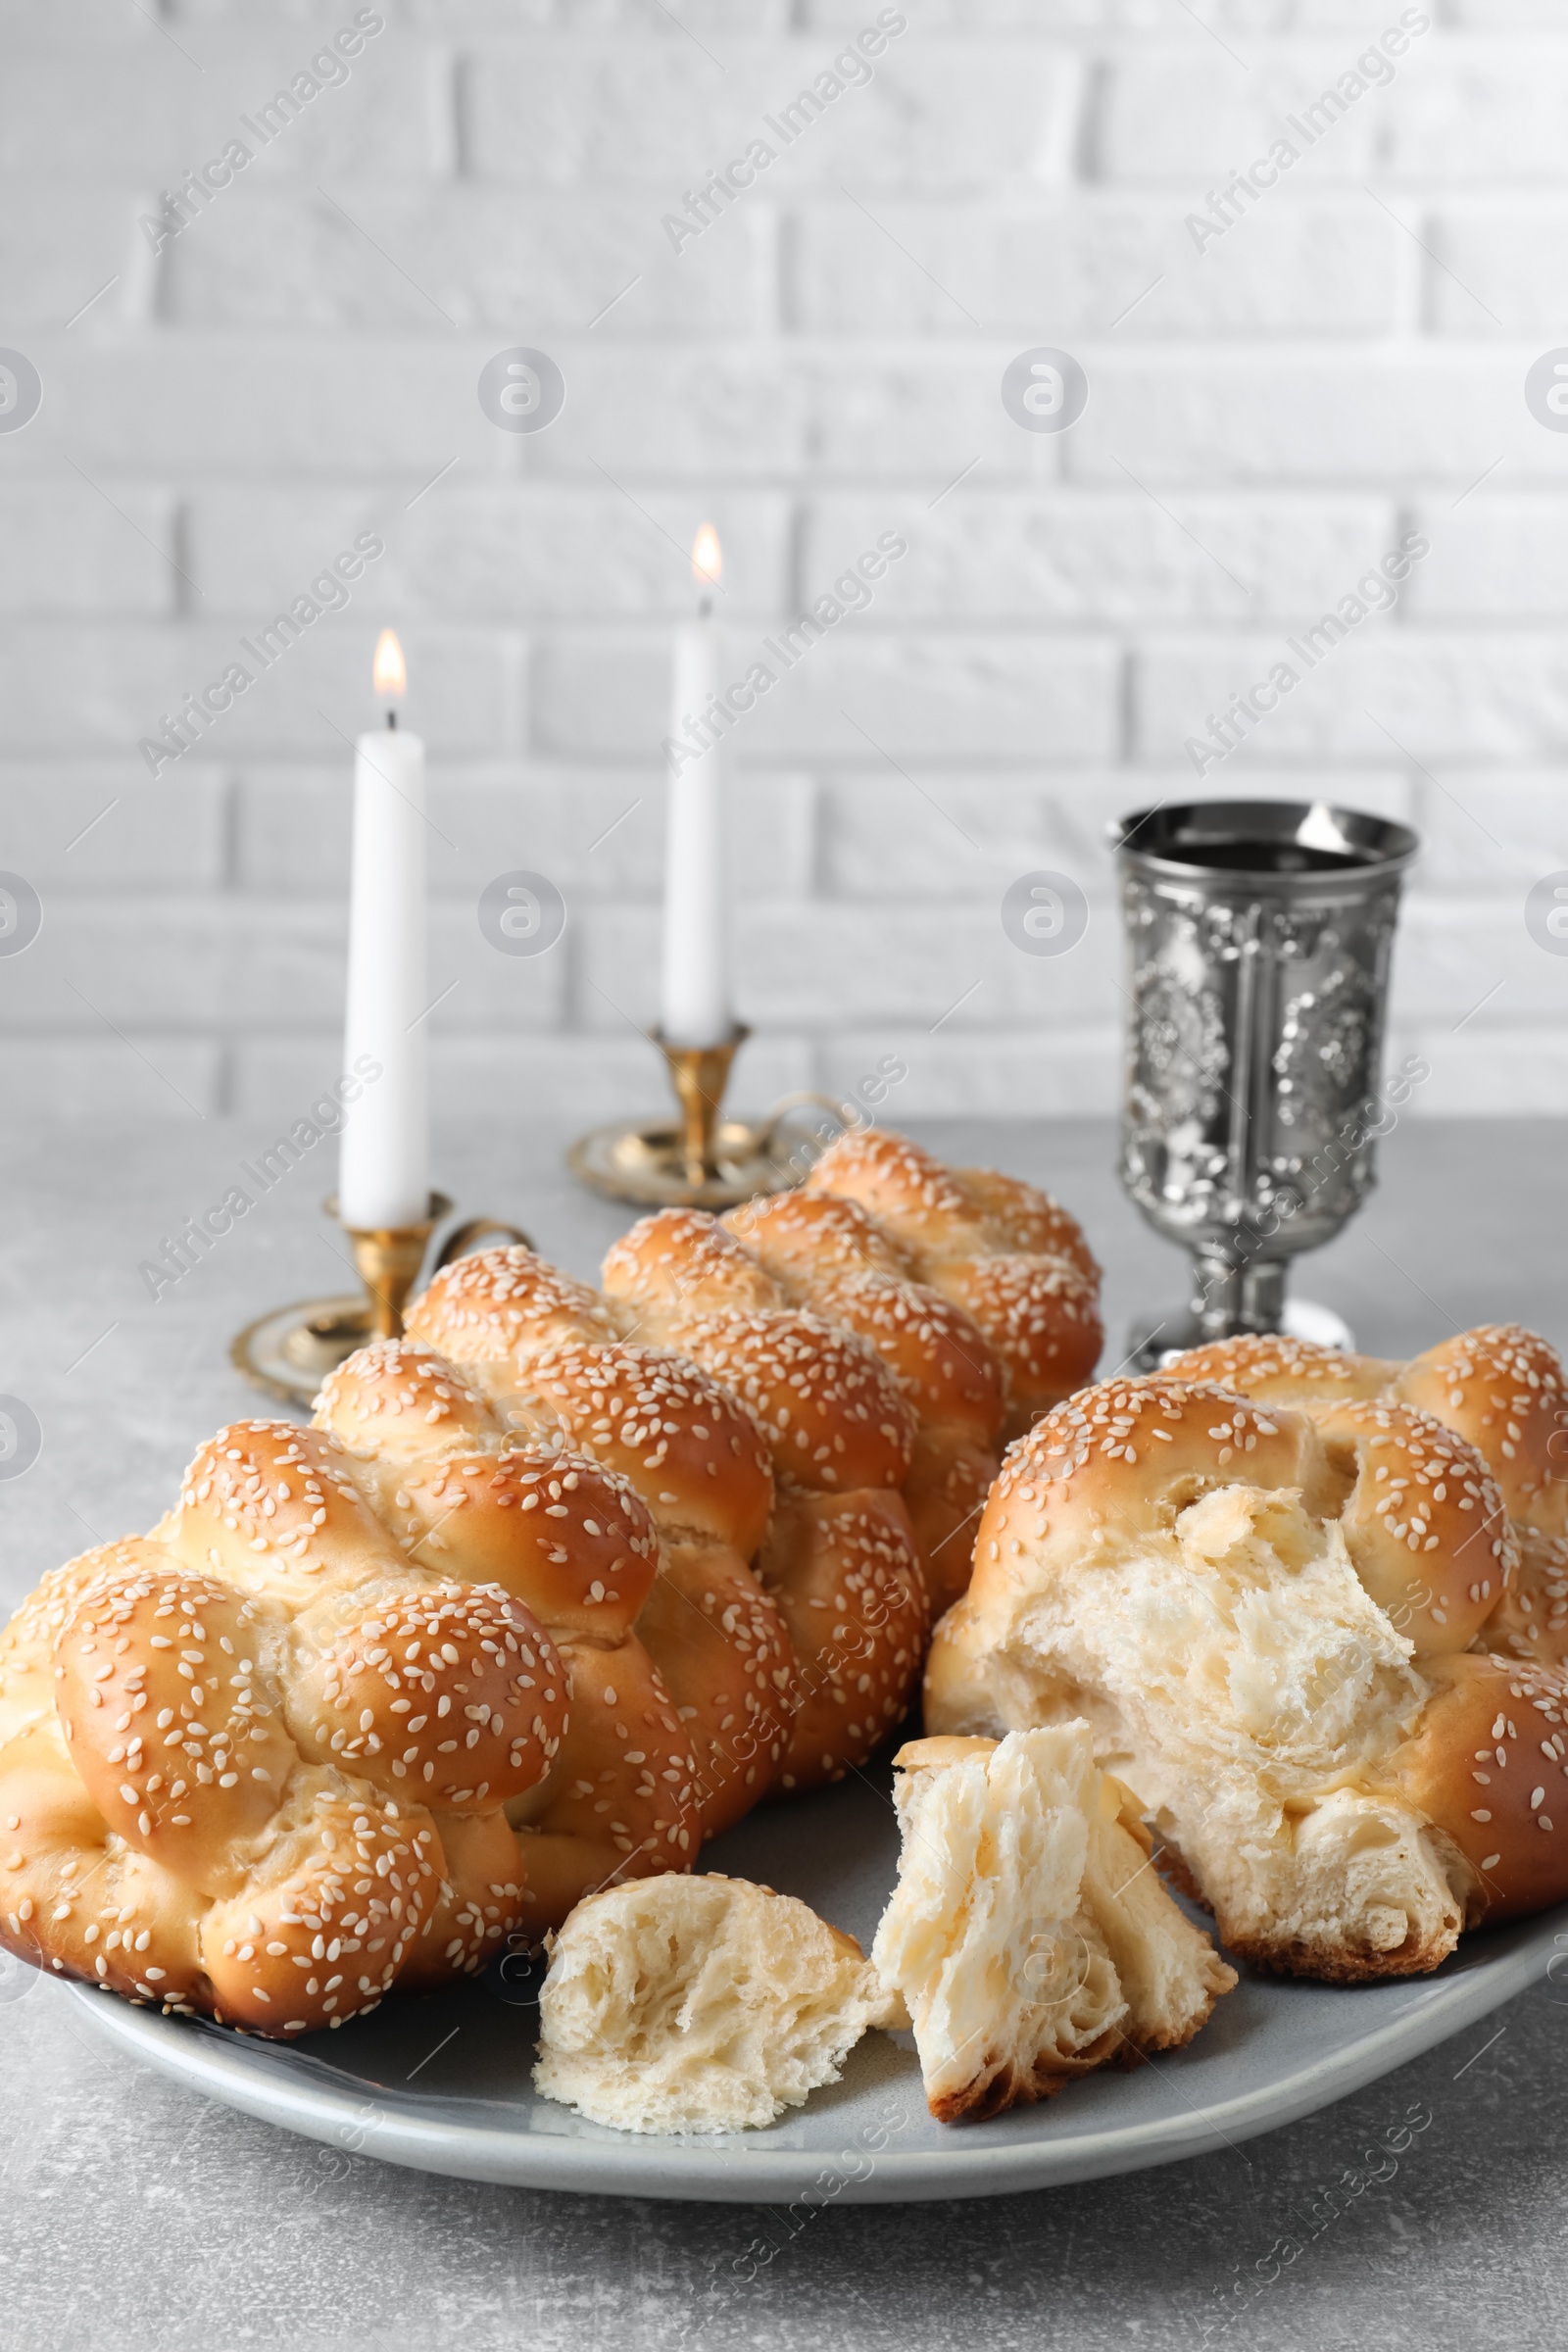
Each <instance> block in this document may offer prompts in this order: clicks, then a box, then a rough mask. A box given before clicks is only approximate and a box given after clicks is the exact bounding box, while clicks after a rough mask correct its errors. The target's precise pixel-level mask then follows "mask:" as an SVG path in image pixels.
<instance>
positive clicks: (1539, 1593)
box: [1478, 1527, 1568, 1667]
mask: <svg viewBox="0 0 1568 2352" xmlns="http://www.w3.org/2000/svg"><path fill="white" fill-rule="evenodd" d="M1513 1533H1514V1535H1515V1536H1516V1537H1517V1539H1518V1544H1519V1565H1518V1567H1517V1568H1516V1569H1515V1571H1514V1574H1513V1577H1512V1579H1511V1580H1510V1582H1509V1585H1508V1588H1507V1590H1506V1592H1505V1593H1503V1596H1502V1598H1501V1600H1500V1601H1499V1602H1498V1603H1497V1605H1496V1607H1495V1609H1494V1610H1493V1612H1492V1615H1491V1616H1490V1617H1489V1618H1488V1619H1487V1624H1486V1631H1485V1634H1484V1636H1483V1638H1482V1640H1481V1641H1480V1642H1479V1644H1478V1646H1480V1647H1482V1648H1485V1649H1489V1650H1495V1651H1497V1652H1499V1653H1500V1654H1501V1655H1502V1656H1504V1657H1508V1658H1522V1659H1526V1660H1531V1661H1534V1663H1535V1664H1537V1665H1541V1666H1557V1667H1562V1666H1564V1665H1565V1664H1568V1537H1564V1536H1544V1535H1542V1533H1541V1532H1540V1530H1539V1529H1538V1528H1534V1527H1516V1528H1514V1529H1513Z"/></svg>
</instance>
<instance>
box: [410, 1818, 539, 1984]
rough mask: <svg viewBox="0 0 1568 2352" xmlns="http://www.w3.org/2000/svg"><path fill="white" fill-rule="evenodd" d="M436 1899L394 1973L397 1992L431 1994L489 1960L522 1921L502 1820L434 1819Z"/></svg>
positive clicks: (513, 1851) (517, 1865)
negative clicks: (438, 1871) (438, 1869)
mask: <svg viewBox="0 0 1568 2352" xmlns="http://www.w3.org/2000/svg"><path fill="white" fill-rule="evenodd" d="M431 1819H432V1822H433V1824H434V1827H435V1831H436V1835H437V1836H438V1837H439V1838H440V1840H441V1855H442V1877H441V1887H440V1892H439V1897H438V1899H437V1901H436V1903H435V1905H434V1907H433V1908H432V1909H431V1911H430V1912H429V1913H428V1914H427V1916H426V1917H425V1918H424V1920H423V1921H422V1922H421V1923H420V1927H419V1932H418V1934H417V1936H416V1937H415V1939H414V1941H413V1943H412V1944H411V1945H410V1946H409V1949H408V1952H407V1955H406V1957H405V1959H404V1962H403V1966H402V1968H401V1969H400V1970H399V1972H398V1979H397V1983H398V1990H399V1991H400V1992H437V1991H439V1990H440V1988H441V1986H442V1985H449V1984H450V1983H451V1981H452V1979H453V1977H454V1976H473V1975H475V1974H476V1973H477V1972H478V1970H480V1969H481V1968H483V1967H484V1965H485V1963H486V1961H487V1960H490V1959H493V1958H494V1956H495V1953H496V1951H497V1949H498V1948H499V1946H500V1944H501V1941H502V1939H503V1937H504V1936H506V1934H507V1932H508V1930H509V1929H511V1928H513V1927H515V1926H516V1925H517V1923H518V1921H519V1919H520V1918H521V1915H522V1903H523V1880H522V1865H521V1862H520V1860H519V1858H518V1854H517V1840H516V1838H515V1837H514V1835H513V1833H512V1829H511V1827H510V1825H509V1823H508V1821H507V1817H506V1815H505V1814H504V1813H437V1814H433V1815H432V1816H431Z"/></svg>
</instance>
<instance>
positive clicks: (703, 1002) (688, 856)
mask: <svg viewBox="0 0 1568 2352" xmlns="http://www.w3.org/2000/svg"><path fill="white" fill-rule="evenodd" d="M719 564H720V555H719V546H718V536H717V533H716V532H715V531H714V530H713V527H712V525H711V523H706V522H705V523H704V525H703V527H702V529H701V530H700V531H699V532H698V534H697V540H696V544H695V545H694V547H693V549H692V571H693V573H694V575H695V577H696V580H697V584H698V586H699V588H700V589H702V590H704V591H705V592H706V591H708V590H710V589H711V586H712V585H713V583H714V582H716V580H717V578H718V574H719ZM717 691H718V632H717V630H716V629H715V628H714V626H713V620H712V613H711V598H710V596H709V595H708V594H707V593H705V594H704V597H703V601H702V604H701V606H700V608H699V611H698V616H697V618H696V619H695V620H691V621H687V622H685V623H684V624H683V625H682V627H681V628H680V630H679V632H678V633H677V635H676V639H675V681H674V705H673V711H672V714H671V719H670V730H669V732H670V741H671V745H672V747H673V748H672V751H671V755H670V762H669V819H668V828H667V832H666V835H665V852H664V959H663V963H664V968H663V1006H662V1030H663V1035H664V1037H665V1039H666V1040H667V1042H668V1043H669V1044H670V1045H674V1046H718V1045H722V1044H723V1043H724V1040H725V1039H726V1038H727V1037H728V1036H729V1035H730V1033H731V1031H732V1030H733V1028H734V1026H735V1016H734V1013H733V1011H732V1009H731V1006H730V998H729V906H728V893H727V888H726V875H725V870H724V866H725V860H724V819H725V787H724V755H723V749H722V746H721V743H720V742H719V741H718V740H717V739H716V730H715V729H714V728H713V727H712V724H711V721H710V720H708V719H707V718H706V716H705V713H706V711H707V709H708V705H709V703H710V701H711V698H712V697H713V696H714V695H715V694H716V693H717ZM692 719H695V720H697V721H698V726H699V729H700V731H701V733H703V734H707V735H709V736H711V737H714V740H712V741H711V743H710V744H709V746H708V748H707V749H706V750H700V751H699V750H695V749H694V748H693V747H694V745H695V744H696V743H697V742H698V741H699V739H700V737H699V734H698V733H697V732H693V733H688V722H689V721H690V720H692Z"/></svg>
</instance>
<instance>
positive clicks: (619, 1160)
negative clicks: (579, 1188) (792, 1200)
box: [566, 1024, 847, 1208]
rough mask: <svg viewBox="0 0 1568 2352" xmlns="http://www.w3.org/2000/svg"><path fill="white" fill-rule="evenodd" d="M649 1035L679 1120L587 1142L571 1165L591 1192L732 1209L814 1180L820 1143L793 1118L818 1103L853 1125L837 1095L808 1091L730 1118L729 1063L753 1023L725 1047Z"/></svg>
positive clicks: (614, 1131)
mask: <svg viewBox="0 0 1568 2352" xmlns="http://www.w3.org/2000/svg"><path fill="white" fill-rule="evenodd" d="M649 1034H650V1036H651V1037H652V1039H653V1042H654V1044H655V1045H656V1046H658V1048H659V1050H660V1052H661V1053H662V1054H663V1056H664V1061H665V1064H666V1066H667V1068H668V1071H669V1082H670V1085H671V1087H672V1088H673V1089H674V1094H675V1101H676V1103H677V1104H678V1106H679V1117H678V1119H675V1120H670V1119H620V1120H617V1121H616V1122H615V1123H614V1124H613V1126H609V1127H595V1128H594V1129H593V1130H592V1131H591V1132H590V1133H589V1134H587V1135H582V1136H579V1137H578V1138H577V1141H576V1142H575V1143H574V1144H572V1145H571V1146H570V1148H569V1149H568V1151H567V1152H566V1165H567V1167H568V1168H569V1169H570V1170H571V1172H572V1174H573V1175H574V1176H575V1177H576V1179H577V1181H578V1183H579V1184H582V1185H586V1186H587V1188H588V1190H589V1191H590V1192H592V1193H604V1194H606V1195H607V1196H608V1197H609V1198H610V1199H611V1200H612V1201H635V1202H636V1204H637V1205H638V1207H640V1208H733V1207H735V1206H736V1204H737V1203H738V1202H739V1201H755V1200H756V1199H758V1198H759V1196H760V1195H762V1194H765V1193H783V1192H788V1191H789V1189H790V1187H791V1186H792V1185H796V1184H799V1183H800V1181H801V1179H802V1177H803V1176H805V1175H806V1174H807V1172H808V1170H809V1167H810V1164H811V1158H812V1155H813V1152H814V1150H815V1139H813V1138H811V1137H809V1136H806V1135H796V1136H794V1137H793V1138H792V1137H791V1135H790V1133H789V1129H790V1119H791V1113H792V1112H793V1111H796V1110H799V1109H801V1108H802V1107H804V1105H806V1104H807V1103H811V1104H813V1105H814V1106H815V1107H816V1108H817V1109H819V1110H823V1111H826V1112H827V1114H828V1116H829V1117H830V1118H832V1119H833V1120H834V1121H835V1122H836V1124H837V1126H839V1127H840V1128H842V1127H844V1126H845V1125H846V1124H847V1121H846V1119H845V1116H844V1113H843V1111H842V1109H841V1108H840V1107H839V1105H838V1103H835V1102H834V1101H833V1100H832V1098H831V1096H828V1095H817V1094H811V1093H809V1092H807V1093H802V1094H795V1095H786V1096H785V1097H784V1099H783V1101H782V1102H781V1103H776V1104H775V1105H774V1107H773V1109H772V1110H771V1111H769V1113H768V1115H767V1117H766V1118H765V1119H758V1120H745V1119H726V1118H725V1117H724V1115H723V1104H724V1094H725V1090H726V1089H727V1087H728V1085H729V1073H730V1065H731V1064H732V1062H733V1061H734V1059H735V1055H736V1054H737V1052H738V1051H739V1049H740V1048H741V1047H742V1046H743V1045H744V1044H745V1042H746V1040H747V1038H749V1037H750V1036H751V1031H750V1030H749V1029H748V1028H746V1027H745V1026H744V1024H737V1026H736V1027H735V1028H734V1029H732V1030H731V1032H730V1034H729V1036H728V1037H727V1038H726V1039H725V1040H724V1042H723V1044H722V1045H718V1046H676V1045H671V1044H670V1042H669V1040H668V1039H667V1038H666V1037H664V1036H663V1035H662V1033H661V1032H660V1031H659V1030H657V1029H654V1030H651V1031H650V1032H649Z"/></svg>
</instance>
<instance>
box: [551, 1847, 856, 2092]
mask: <svg viewBox="0 0 1568 2352" xmlns="http://www.w3.org/2000/svg"><path fill="white" fill-rule="evenodd" d="M888 2014H889V2003H888V2000H887V1996H886V1995H885V1994H884V1993H882V1992H881V1990H880V1988H879V1986H878V1983H877V1979H876V1974H875V1971H874V1970H873V1969H872V1967H871V1965H870V1963H869V1962H868V1961H867V1960H866V1958H865V1956H864V1954H863V1953H862V1951H861V1949H860V1947H859V1945H858V1943H857V1942H856V1940H855V1938H854V1936H845V1935H842V1934H841V1933H840V1932H839V1930H838V1929H837V1928H830V1927H829V1926H828V1925H827V1923H826V1921H825V1920H821V1919H818V1917H817V1916H816V1913H815V1912H814V1911H813V1910H811V1909H810V1907H809V1905H808V1904H806V1903H803V1902H798V1901H797V1900H796V1898H795V1897H794V1896H793V1895H788V1894H775V1893H774V1892H773V1891H772V1889H771V1888H770V1887H754V1886H751V1885H750V1884H748V1882H747V1881H745V1880H744V1879H726V1878H720V1877H719V1876H718V1875H717V1874H716V1873H714V1874H711V1875H709V1876H707V1877H703V1878H686V1877H684V1876H681V1875H679V1874H677V1873H675V1872H667V1873H665V1874H664V1875H663V1876H662V1877H659V1878H652V1879H633V1880H629V1881H628V1882H626V1883H625V1884H624V1885H622V1886H619V1887H605V1888H604V1889H603V1890H602V1891H601V1892H600V1893H597V1894H591V1895H589V1896H587V1897H586V1898H585V1900H584V1901H582V1902H580V1903H579V1904H578V1905H577V1907H576V1909H575V1910H574V1911H573V1912H572V1913H571V1915H570V1917H569V1918H568V1919H567V1921H566V1924H565V1926H564V1928H563V1929H562V1930H561V1933H560V1935H559V1936H557V1938H556V1942H555V1950H554V1954H553V1956H552V1959H551V1963H550V1973H549V1975H548V1977H547V1978H546V1980H545V1986H544V1990H543V1992H542V1994H541V1995H540V2000H539V2015H540V2022H541V2036H540V2051H539V2062H538V2065H537V2066H536V2067H535V2069H534V2086H535V2088H536V2089H537V2090H538V2091H539V2092H540V2093H541V2094H542V2096H544V2097H545V2098H547V2099H560V2100H562V2101H563V2102H564V2104H565V2105H566V2106H569V2107H574V2108H575V2109H576V2110H577V2112H578V2114H579V2115H583V2116H586V2117H587V2118H588V2119H589V2121H590V2122H592V2123H596V2124H609V2125H611V2126H613V2127H614V2128H615V2129H617V2130H619V2131H746V2130H749V2129H753V2128H755V2127H756V2126H758V2125H761V2124H771V2123H773V2122H774V2121H775V2120H776V2119H777V2118H778V2117H779V2116H780V2115H782V2114H783V2112H784V2110H785V2109H786V2108H787V2107H800V2106H803V2105H804V2104H805V2101H806V2098H807V2096H808V2094H809V2092H810V2091H812V2090H815V2089H816V2088H817V2087H818V2085H819V2084H821V2083H824V2082H837V2081H838V2078H839V2072H840V2069H841V2068H842V2066H843V2064H844V2060H845V2058H846V2057H847V2055H848V2054H849V2052H850V2050H851V2049H853V2047H854V2046H855V2044H856V2043H857V2042H858V2040H859V2038H860V2036H861V2034H863V2033H864V2032H865V2030H866V2028H867V2027H868V2026H871V2025H877V2024H880V2023H882V2022H883V2020H884V2018H885V2017H886V2016H887V2015H888Z"/></svg>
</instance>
